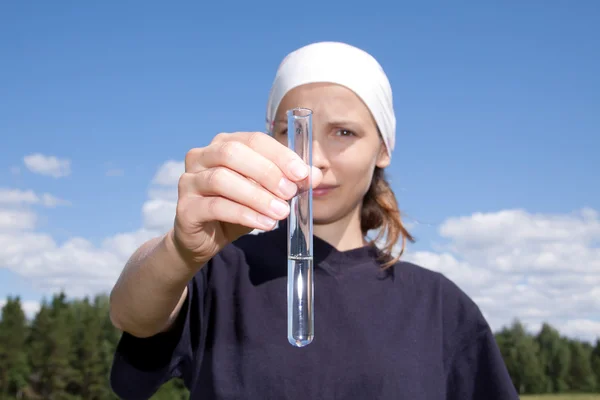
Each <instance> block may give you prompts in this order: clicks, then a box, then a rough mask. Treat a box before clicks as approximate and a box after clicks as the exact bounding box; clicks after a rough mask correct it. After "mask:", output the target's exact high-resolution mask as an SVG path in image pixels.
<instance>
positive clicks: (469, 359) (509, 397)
mask: <svg viewBox="0 0 600 400" xmlns="http://www.w3.org/2000/svg"><path fill="white" fill-rule="evenodd" d="M479 322H480V327H479V330H478V332H477V334H474V335H473V336H472V337H471V338H468V339H466V340H465V341H463V343H462V345H461V346H459V347H457V350H456V352H455V354H454V357H453V360H452V362H451V364H450V370H449V374H448V390H447V393H448V396H447V399H448V400H479V399H482V400H483V399H485V400H513V399H514V400H518V399H519V396H518V394H517V391H516V389H515V387H514V385H513V383H512V380H511V378H510V376H509V374H508V370H507V368H506V365H505V363H504V359H503V358H502V355H501V353H500V350H499V348H498V345H497V343H496V340H495V338H494V334H493V333H492V331H491V329H490V328H489V326H488V324H487V323H486V322H485V320H483V316H481V317H480V321H479Z"/></svg>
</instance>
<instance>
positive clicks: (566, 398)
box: [521, 393, 600, 400]
mask: <svg viewBox="0 0 600 400" xmlns="http://www.w3.org/2000/svg"><path fill="white" fill-rule="evenodd" d="M521 400H600V393H599V394H558V395H554V394H550V395H548V394H546V395H534V396H521Z"/></svg>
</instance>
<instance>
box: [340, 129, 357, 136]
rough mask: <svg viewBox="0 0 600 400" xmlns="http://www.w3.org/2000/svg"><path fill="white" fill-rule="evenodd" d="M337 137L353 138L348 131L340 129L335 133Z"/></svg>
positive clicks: (352, 133) (351, 133)
mask: <svg viewBox="0 0 600 400" xmlns="http://www.w3.org/2000/svg"><path fill="white" fill-rule="evenodd" d="M336 134H337V135H338V136H354V132H352V131H349V130H347V129H340V130H339V131H337V132H336Z"/></svg>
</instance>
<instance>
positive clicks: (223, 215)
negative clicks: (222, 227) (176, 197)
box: [178, 196, 276, 231]
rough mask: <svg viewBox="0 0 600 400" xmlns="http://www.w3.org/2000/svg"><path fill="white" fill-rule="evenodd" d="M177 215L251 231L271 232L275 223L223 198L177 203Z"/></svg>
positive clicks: (200, 221) (201, 198) (198, 221)
mask: <svg viewBox="0 0 600 400" xmlns="http://www.w3.org/2000/svg"><path fill="white" fill-rule="evenodd" d="M178 213H179V215H182V216H185V217H184V218H185V219H186V220H188V221H195V222H197V223H204V222H209V221H221V222H227V223H230V224H238V225H242V226H246V227H248V228H252V229H261V230H267V231H268V230H271V229H273V227H274V226H275V224H276V221H275V220H274V219H272V218H269V217H268V216H266V215H263V214H261V213H258V212H256V211H255V210H253V209H251V208H249V207H246V206H244V205H242V204H239V203H236V202H234V201H231V200H229V199H227V198H224V197H218V196H215V197H196V198H189V200H184V201H181V202H180V203H179V210H178Z"/></svg>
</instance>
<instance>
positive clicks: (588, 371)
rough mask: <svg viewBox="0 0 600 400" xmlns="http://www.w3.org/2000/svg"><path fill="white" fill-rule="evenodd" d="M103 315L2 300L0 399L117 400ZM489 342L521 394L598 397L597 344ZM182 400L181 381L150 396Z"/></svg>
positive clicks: (552, 334) (503, 335) (519, 332)
mask: <svg viewBox="0 0 600 400" xmlns="http://www.w3.org/2000/svg"><path fill="white" fill-rule="evenodd" d="M108 309H109V301H108V296H106V295H98V296H96V297H94V298H84V299H81V300H67V298H66V296H65V294H64V293H60V294H56V295H54V296H53V297H52V298H51V299H50V300H49V301H44V302H43V303H42V305H41V308H40V309H39V311H38V312H37V314H36V315H35V317H34V318H33V320H32V321H28V320H27V318H26V315H25V313H24V310H23V307H22V303H21V300H20V298H19V297H9V298H8V299H7V301H6V303H5V305H4V306H3V308H2V312H1V315H0V399H6V400H14V399H32V400H35V399H52V400H109V399H117V400H118V397H117V396H116V395H115V394H114V393H112V391H111V389H110V386H109V382H108V376H109V371H110V366H111V363H112V357H113V353H114V350H115V348H116V345H117V342H118V340H119V337H120V332H119V331H118V330H116V329H115V328H114V327H113V326H112V324H111V322H110V319H109V317H108ZM496 340H497V342H498V345H499V347H500V350H501V352H502V355H503V357H504V360H505V362H506V365H507V367H508V370H509V373H510V375H511V378H512V380H513V383H514V385H515V387H516V388H517V390H518V391H519V392H520V393H521V394H538V393H566V392H600V339H598V340H596V342H595V344H592V343H588V342H584V341H580V340H575V339H572V338H567V337H565V336H563V335H561V334H560V333H559V332H558V331H557V330H556V329H555V328H553V327H552V326H550V325H549V324H544V325H543V326H542V328H541V330H540V331H539V333H537V334H536V335H532V334H530V333H528V332H527V331H526V330H525V328H524V326H523V325H522V324H521V323H520V322H519V321H518V320H515V322H514V323H513V324H512V325H511V326H510V327H505V328H503V329H502V330H500V331H498V332H497V333H496ZM187 398H188V393H187V391H186V389H185V387H184V386H183V384H182V382H181V381H180V380H172V381H170V382H169V383H168V384H166V385H164V386H163V387H162V388H161V389H160V390H159V391H158V392H157V393H156V394H155V396H154V397H153V399H154V400H163V399H164V400H167V399H168V400H177V399H182V400H183V399H187Z"/></svg>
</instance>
